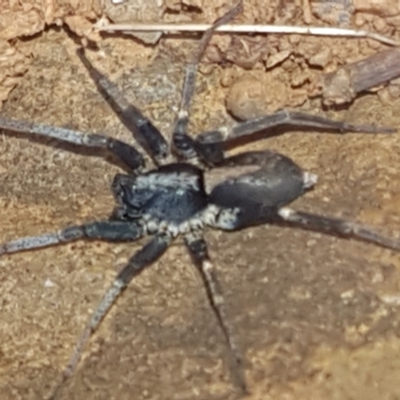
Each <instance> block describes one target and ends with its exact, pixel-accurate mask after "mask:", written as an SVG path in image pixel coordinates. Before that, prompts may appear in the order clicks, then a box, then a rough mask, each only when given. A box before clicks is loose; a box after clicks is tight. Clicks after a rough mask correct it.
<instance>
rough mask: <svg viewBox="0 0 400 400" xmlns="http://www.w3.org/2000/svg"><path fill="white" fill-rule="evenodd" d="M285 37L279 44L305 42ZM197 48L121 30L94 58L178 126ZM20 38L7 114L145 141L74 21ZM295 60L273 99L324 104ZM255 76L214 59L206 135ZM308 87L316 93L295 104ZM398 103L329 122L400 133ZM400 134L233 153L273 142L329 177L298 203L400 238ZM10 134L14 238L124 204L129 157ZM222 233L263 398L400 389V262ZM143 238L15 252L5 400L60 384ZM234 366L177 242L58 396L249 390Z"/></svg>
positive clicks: (223, 255) (294, 239)
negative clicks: (233, 93) (120, 185)
mask: <svg viewBox="0 0 400 400" xmlns="http://www.w3.org/2000/svg"><path fill="white" fill-rule="evenodd" d="M301 3H303V2H301ZM365 4H366V3H365ZM368 4H369V3H368ZM371 7H372V6H371ZM246 15H247V16H248V15H249V14H246ZM243 18H244V17H243ZM298 18H299V20H301V19H302V18H303V16H302V15H300V17H298ZM358 18H359V19H360V18H361V17H358ZM374 18H375V19H378V18H381V17H379V16H376V15H375V16H374ZM393 18H394V17H393ZM365 19H366V20H367V18H366V17H365ZM381 19H382V18H381ZM281 20H282V21H284V20H285V19H284V18H283V17H282V19H281ZM281 23H283V22H281ZM369 23H371V24H372V23H373V21H372V19H371V21H369ZM223 40H226V39H223V37H222V36H221V37H219V39H216V41H215V42H214V44H215V43H223ZM271 40H272V39H271ZM274 40H275V41H276V43H277V44H276V46H275V47H273V46H272V48H276V49H278V48H285V46H286V47H288V46H289V47H290V46H291V41H293V39H289V38H288V37H283V38H280V39H278V38H276V39H274ZM218 41H220V42H218ZM195 43H196V41H195V40H191V41H189V40H184V41H183V40H181V39H179V40H178V39H176V38H175V39H173V38H171V39H168V40H164V41H161V42H160V43H159V44H158V45H157V46H156V47H145V46H143V45H142V44H140V43H138V42H135V41H134V40H132V39H130V38H125V39H122V38H118V37H109V38H106V39H103V40H101V41H100V42H99V47H100V51H99V52H97V53H95V52H90V54H89V55H90V58H91V59H92V60H93V62H94V63H95V65H96V66H98V67H99V68H101V69H102V70H103V71H104V72H106V73H107V75H108V76H110V77H111V78H112V79H113V80H115V81H117V82H118V83H119V85H120V86H121V87H122V88H123V89H124V91H125V93H126V94H127V96H128V98H129V99H131V101H132V102H133V103H135V104H136V105H137V106H139V107H141V108H142V109H143V110H144V111H145V113H146V114H147V115H148V116H150V117H151V118H152V119H153V120H154V121H156V122H157V124H158V126H159V127H160V128H162V130H163V132H165V133H166V135H168V133H169V132H170V131H171V124H172V122H173V120H174V110H175V109H176V108H175V107H176V105H177V104H178V101H179V96H180V94H179V92H180V87H181V82H182V77H183V70H184V66H185V60H186V58H187V55H188V54H189V52H190V50H191V49H192V48H193V45H194V44H195ZM9 45H10V46H11V47H12V48H13V49H15V51H16V52H18V54H23V55H24V56H25V57H26V59H27V60H28V61H29V62H27V72H26V73H25V74H23V75H22V72H20V73H18V74H16V75H18V82H16V86H15V88H14V90H13V91H12V92H11V94H10V95H9V97H8V100H7V101H6V102H5V103H4V106H3V109H2V114H4V115H6V116H8V117H13V118H18V119H25V120H30V121H36V122H41V123H46V124H52V125H57V126H68V127H71V128H76V129H79V130H82V131H91V132H102V133H105V134H109V135H112V136H114V137H117V138H120V139H124V140H130V134H129V133H128V132H127V131H126V130H125V129H124V128H123V127H122V126H121V125H120V124H119V122H118V120H117V118H116V117H115V116H114V115H113V113H112V112H111V111H110V109H109V107H108V105H107V104H106V103H105V102H104V101H103V99H102V98H101V96H100V95H99V94H98V93H97V91H96V88H95V86H94V84H93V83H92V82H91V81H90V79H89V78H88V76H87V73H86V71H85V69H84V68H83V67H82V65H81V64H80V62H79V60H78V58H77V57H76V55H75V49H76V47H77V43H76V41H75V40H74V39H73V38H71V37H70V36H68V34H67V33H66V31H65V30H63V29H61V28H50V29H47V30H46V31H43V32H41V33H40V34H37V35H36V36H35V37H33V38H29V39H28V38H26V39H24V40H15V41H14V42H12V43H11V42H9ZM221 46H222V44H221ZM292 46H294V44H293V43H292ZM301 46H304V48H309V49H311V48H313V47H312V46H319V48H326V47H329V48H330V49H333V50H334V49H337V52H336V53H335V54H338V56H337V58H334V57H333V58H331V59H330V60H331V61H332V65H333V64H335V65H339V64H340V63H342V62H343V63H344V62H346V60H349V61H354V60H356V59H357V57H358V58H360V57H363V56H366V55H369V54H371V53H372V52H374V51H376V49H378V48H381V45H376V44H372V43H371V42H370V41H366V40H363V39H358V40H354V39H340V40H339V39H330V38H303V39H302V40H301ZM297 53H299V54H297ZM297 53H296V54H294V55H293V57H289V58H288V62H287V63H286V64H285V63H283V64H280V65H277V66H275V67H274V68H273V69H271V71H270V73H273V74H275V77H279V79H280V80H281V81H282V82H283V83H284V84H286V87H289V86H290V87H292V89H293V91H291V90H286V91H282V90H280V89H278V88H279V87H280V86H279V85H276V86H275V85H271V86H266V89H265V92H264V95H263V96H264V97H265V98H269V99H274V100H275V99H276V100H279V102H281V103H280V104H281V105H283V106H291V107H294V106H296V105H298V104H301V105H302V109H303V110H306V111H309V112H314V113H319V114H321V113H322V112H321V109H320V105H319V101H318V99H314V100H313V99H309V97H308V93H309V89H310V88H311V85H312V81H313V80H312V79H306V80H302V78H301V76H302V75H303V74H307V76H313V75H314V74H315V75H318V74H321V73H322V72H323V70H321V69H319V70H318V69H317V70H315V69H313V68H310V67H309V65H308V64H307V62H306V60H307V59H308V57H309V55H311V54H312V52H310V53H307V52H305V51H304V52H303V53H301V52H297ZM334 60H336V61H334ZM338 60H339V61H338ZM257 62H258V61H257ZM257 65H258V64H257V63H256V64H255V66H254V68H253V70H254V69H255V70H257V69H258V67H257ZM259 70H260V69H259ZM244 73H247V72H245V71H244V70H243V69H242V67H241V66H237V65H235V66H232V65H230V64H227V65H226V66H221V65H219V64H212V65H209V64H208V65H205V66H202V68H201V73H200V74H199V82H198V85H197V92H196V99H195V101H194V105H193V108H192V113H193V117H192V125H191V130H192V132H200V131H201V130H204V129H210V128H212V127H215V126H218V125H220V124H224V123H232V119H231V117H229V115H228V114H227V112H226V109H225V99H226V98H227V96H228V95H229V92H230V88H231V87H232V84H233V83H234V82H235V80H236V79H237V78H238V77H239V76H241V75H243V74H244ZM252 73H254V71H253V72H252ZM257 73H258V72H257ZM268 73H269V72H268ZM19 75H21V76H19ZM293 82H295V83H296V82H302V83H301V84H299V85H297V86H296V84H293ZM310 90H311V89H310ZM387 90H388V89H387ZM299 93H303V96H304V101H301V102H299V101H298V99H299ZM382 93H383V94H384V93H385V92H382V91H381V93H380V94H382ZM246 95H247V94H246V93H244V94H243V96H244V97H246ZM388 99H389V100H388ZM281 105H280V106H281ZM399 107H400V100H398V99H396V98H394V97H388V96H387V95H380V96H378V95H376V94H367V95H364V96H362V97H360V98H358V99H357V100H356V101H355V102H354V104H352V105H351V106H349V107H348V108H346V110H342V111H340V112H339V111H337V112H334V111H330V112H329V113H328V115H330V116H332V117H337V118H343V119H346V120H348V121H351V122H361V123H376V124H381V125H382V124H383V125H387V126H393V127H397V126H398V125H399V124H400V115H399V113H398V112H397V110H398V109H399ZM272 108H274V107H272ZM269 111H271V110H270V109H269V108H268V106H266V110H265V112H269ZM397 137H398V134H397V133H396V134H394V135H391V136H389V135H360V134H359V135H353V134H347V135H331V134H326V133H325V134H324V133H308V132H296V131H292V132H289V133H286V134H284V135H282V136H279V137H274V138H270V139H268V140H266V139H265V140H261V141H259V142H254V143H251V144H248V145H246V146H243V147H240V148H238V149H235V152H237V151H244V150H247V149H266V148H270V149H274V150H277V151H280V152H282V153H284V154H286V155H288V156H289V157H291V158H293V159H294V160H295V161H296V162H297V163H298V164H299V165H301V166H302V167H303V168H304V169H306V170H309V171H311V172H313V173H317V174H318V175H319V178H320V180H319V183H318V185H317V187H316V188H315V190H313V191H312V192H309V193H307V194H306V195H305V196H304V197H302V198H301V199H299V200H298V201H296V202H295V203H294V204H293V208H296V209H304V210H310V211H313V212H318V213H326V214H329V215H333V216H342V217H346V218H349V219H353V220H358V221H360V222H364V223H366V224H368V225H371V226H374V227H376V229H377V230H379V231H381V232H384V233H386V234H387V235H391V236H394V237H398V236H399V233H398V229H397V226H398V225H399V222H400V183H399V182H400V181H399V179H398V169H399V168H398V165H400V151H399V150H400V149H399V144H398V140H397ZM1 139H2V140H1V142H0V146H1V151H0V202H1V211H0V213H1V220H2V224H1V228H0V235H1V240H2V241H5V240H10V239H13V238H16V237H20V236H24V235H33V234H37V233H41V232H47V231H52V230H56V229H58V228H59V227H62V226H66V225H69V224H73V223H78V222H83V221H89V220H91V219H93V218H103V217H105V216H107V215H108V214H109V212H110V210H112V207H113V200H112V196H111V193H110V190H109V186H110V182H111V180H112V177H113V175H114V174H115V173H116V172H117V171H118V168H117V167H116V166H114V165H111V164H109V163H107V162H106V160H104V159H103V158H101V157H97V156H85V154H84V152H77V151H71V150H73V149H72V148H70V147H68V146H63V145H62V144H61V145H60V144H59V143H56V142H54V141H45V140H29V138H28V137H27V136H24V135H15V134H12V133H9V132H7V133H4V134H3V135H2V136H1ZM207 240H208V242H209V246H210V254H211V256H212V258H213V260H214V262H215V264H216V265H217V269H218V275H219V277H220V280H221V282H222V287H223V290H224V293H225V297H226V303H227V307H228V310H229V318H230V321H231V323H232V324H233V326H234V328H235V332H236V335H237V340H238V342H239V344H240V346H241V348H242V351H243V354H244V357H245V360H246V365H245V367H246V378H247V381H248V385H249V390H250V395H249V397H248V398H249V399H254V400H255V399H274V400H275V399H279V400H280V399H282V400H283V399H285V400H288V399H321V398H324V399H332V400H333V399H363V400H364V399H371V400H372V399H376V398H379V399H395V398H400V389H399V385H398V382H397V377H398V374H399V373H400V362H399V361H398V360H399V354H400V341H399V339H398V335H399V333H400V310H399V304H400V300H399V299H400V297H399V296H400V286H399V282H400V270H399V268H400V263H399V258H398V255H397V254H395V253H393V252H391V251H389V250H383V249H380V248H377V247H375V246H373V245H368V244H364V243H359V242H356V241H348V240H342V239H338V238H332V237H329V236H326V235H322V234H317V233H311V232H303V231H296V230H293V229H287V228H276V227H270V226H261V227H257V228H253V229H249V230H246V231H243V232H237V233H231V234H228V233H223V232H214V231H210V232H209V233H207ZM143 243H144V241H140V242H138V243H134V244H121V245H115V244H114V245H113V244H106V243H98V242H94V243H84V242H77V243H74V244H70V245H66V246H60V247H56V248H49V249H46V250H39V251H34V252H27V253H24V254H16V255H12V256H7V257H2V258H1V259H0V266H1V269H0V274H1V276H0V282H1V300H2V303H1V304H2V307H1V312H0V321H1V322H0V325H1V327H2V329H1V330H0V338H1V347H0V354H1V358H0V393H1V394H2V399H41V398H43V397H44V396H45V395H46V394H48V393H49V392H50V390H51V388H52V387H53V385H54V382H55V381H56V379H58V377H59V375H60V372H61V371H62V369H63V367H64V366H65V364H66V362H67V360H68V358H69V356H70V354H71V351H72V348H73V346H74V344H75V342H76V339H77V337H78V335H79V334H80V332H81V331H82V329H83V327H84V325H85V323H86V321H87V318H88V316H89V315H90V313H91V311H92V310H93V308H94V307H95V306H96V304H97V302H98V300H99V298H100V297H101V296H102V294H103V293H104V290H105V289H106V288H107V287H108V285H109V284H110V282H111V281H112V280H113V278H114V276H115V274H116V272H117V271H118V270H119V269H120V268H121V267H122V266H123V265H124V263H125V262H126V261H127V259H128V257H130V255H131V254H132V253H133V252H134V251H135V250H137V249H138V248H139V247H140V246H141V245H142V244H143ZM225 360H226V347H225V344H224V341H223V337H222V335H221V332H220V331H219V328H218V325H217V323H216V321H215V318H214V316H213V313H212V311H211V309H210V307H209V305H208V302H207V298H206V294H205V290H204V287H203V285H202V282H201V279H200V277H199V276H198V274H197V271H196V270H195V268H194V267H193V266H192V264H191V261H190V259H189V257H188V255H187V253H186V251H185V249H184V248H183V246H181V244H180V243H177V244H176V245H174V246H172V247H171V248H170V249H169V251H168V253H167V254H166V255H165V256H164V257H163V258H162V259H161V260H160V261H159V262H158V263H156V264H155V265H154V266H152V267H151V268H149V269H148V270H147V271H145V272H144V273H143V274H141V275H140V276H139V277H138V278H137V279H135V280H134V282H132V284H131V285H130V286H129V288H128V289H127V291H126V292H125V293H124V295H123V296H122V297H121V299H120V300H119V301H118V303H117V305H116V306H115V307H114V308H113V310H112V312H111V313H110V315H108V316H107V318H106V319H105V321H104V322H103V324H102V325H101V328H100V330H99V332H98V333H97V334H96V335H95V336H94V337H93V338H92V340H91V342H90V345H89V346H88V348H87V351H86V352H85V358H84V361H83V362H81V364H80V366H79V368H78V370H77V372H76V374H75V375H74V377H73V378H72V379H71V380H70V381H69V382H68V383H67V384H66V385H65V387H64V388H63V390H62V391H61V393H60V396H59V398H60V399H82V398H87V399H176V400H178V399H179V400H182V399H204V400H206V399H207V400H217V399H237V398H238V395H237V394H236V393H235V391H234V387H233V385H232V382H231V378H230V375H229V371H228V368H227V365H226V362H225Z"/></svg>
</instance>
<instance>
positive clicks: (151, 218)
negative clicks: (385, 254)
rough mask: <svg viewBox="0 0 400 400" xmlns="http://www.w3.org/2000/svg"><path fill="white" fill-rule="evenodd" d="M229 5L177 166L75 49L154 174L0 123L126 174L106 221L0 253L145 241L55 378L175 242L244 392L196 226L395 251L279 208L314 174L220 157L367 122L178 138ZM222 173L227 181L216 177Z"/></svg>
mask: <svg viewBox="0 0 400 400" xmlns="http://www.w3.org/2000/svg"><path fill="white" fill-rule="evenodd" d="M240 10H241V4H240V3H239V4H238V5H237V6H235V7H234V8H233V9H232V10H231V11H229V12H228V13H226V14H225V15H224V16H223V17H222V18H220V19H218V20H217V21H216V22H215V23H214V24H213V26H212V28H210V29H209V30H208V31H206V32H205V33H204V35H203V37H202V39H201V41H200V45H199V48H198V51H197V52H196V54H195V55H194V57H193V58H192V60H191V61H190V62H189V64H188V66H187V69H186V75H185V81H184V85H183V92H182V101H181V105H180V110H179V112H178V118H177V121H176V124H175V128H174V131H173V147H174V151H175V154H176V156H177V158H178V160H179V161H180V162H176V161H175V162H174V161H172V160H171V157H172V156H171V152H170V149H169V146H168V143H167V142H166V140H165V139H164V137H163V136H162V135H161V133H160V131H159V130H158V129H157V128H156V127H155V126H154V125H153V124H152V123H151V122H150V121H149V120H148V119H147V118H146V117H145V116H144V115H143V114H142V113H141V112H140V111H139V110H138V109H137V108H135V107H134V106H133V105H130V104H128V102H127V101H126V100H125V98H124V96H123V95H122V94H121V93H120V92H119V90H118V88H117V87H116V86H115V85H114V84H113V83H112V82H110V81H109V80H108V79H107V78H106V77H105V76H104V75H102V74H101V73H100V72H99V71H97V70H96V69H95V68H94V67H93V66H92V65H91V63H90V62H89V60H88V59H87V58H86V56H85V53H84V51H83V50H79V51H78V55H79V56H80V58H81V60H82V62H83V64H84V65H85V67H86V68H87V69H88V71H89V73H90V75H91V77H92V78H93V80H94V81H95V82H96V84H97V87H98V89H99V90H100V92H101V93H102V95H103V96H104V97H105V98H106V99H107V101H108V102H109V103H110V104H111V106H112V108H113V109H114V111H116V112H117V114H118V116H119V118H120V120H121V121H122V123H123V124H124V125H125V126H126V127H127V128H128V129H129V130H130V131H131V132H132V133H133V134H134V136H135V138H136V139H137V141H138V142H139V143H140V144H141V145H142V146H143V147H144V148H145V150H146V151H147V152H148V153H149V155H150V156H151V158H152V159H153V161H154V163H155V165H156V168H155V169H152V170H150V171H148V172H144V167H145V165H144V164H145V163H144V159H143V156H142V155H141V153H139V152H138V151H137V150H136V149H135V148H134V147H132V146H131V145H129V144H127V143H124V142H121V141H119V140H116V139H113V138H111V137H106V136H102V135H97V134H87V133H82V132H78V131H73V130H69V129H63V128H56V127H51V126H45V125H37V124H33V123H28V122H23V121H14V120H9V119H6V118H3V117H0V128H3V129H8V130H12V131H17V132H22V133H32V134H34V135H41V136H45V137H51V138H55V139H58V140H61V141H64V142H69V143H72V144H74V145H78V146H82V147H84V148H89V147H92V148H96V149H99V150H104V149H105V150H107V151H108V152H110V153H111V154H112V155H114V157H116V158H117V159H118V160H119V161H120V162H121V163H123V164H124V165H125V166H126V167H127V169H128V170H129V174H118V175H116V176H115V178H114V181H113V184H112V191H113V194H114V197H115V200H116V203H117V206H116V208H115V210H114V212H113V213H112V215H111V217H110V218H108V219H105V220H102V221H94V222H89V223H86V224H83V225H76V226H71V227H68V228H65V229H62V230H60V231H58V232H56V233H47V234H43V235H39V236H33V237H25V238H20V239H17V240H14V241H11V242H8V243H4V244H2V245H0V254H2V255H3V254H8V253H14V252H19V251H23V250H31V249H37V248H40V247H46V246H51V245H56V244H59V243H68V242H72V241H75V240H79V239H92V240H104V241H115V242H118V241H135V240H137V239H139V238H141V237H143V236H152V239H151V240H150V241H149V242H148V243H147V244H146V245H145V246H144V247H143V248H142V249H141V250H139V251H138V252H137V253H136V254H134V255H133V256H132V257H131V259H130V260H129V262H128V264H127V265H126V266H125V267H124V268H123V269H122V271H121V272H120V273H119V274H118V275H117V277H116V278H115V280H114V282H113V284H112V285H111V287H110V288H109V289H108V290H107V292H106V293H105V294H104V296H103V298H102V299H101V301H100V304H99V305H98V307H97V308H96V310H95V311H94V313H93V314H92V316H91V318H90V321H89V323H88V325H87V327H86V329H85V331H84V332H83V334H82V336H81V337H80V339H79V340H78V342H77V345H76V348H75V351H74V353H73V355H72V357H71V359H70V362H69V363H68V366H67V368H66V370H65V371H64V374H63V378H62V381H61V383H60V384H59V385H58V386H57V388H56V390H55V391H54V392H53V393H52V398H54V397H55V396H56V394H57V391H58V388H59V387H60V386H61V384H62V382H63V380H64V379H65V378H66V377H67V376H69V375H71V374H72V372H73V371H74V369H75V368H76V366H77V364H78V362H79V359H80V357H81V355H82V351H83V348H84V345H85V344H86V342H87V341H88V340H89V338H90V336H91V334H92V333H93V332H94V331H95V330H96V329H97V328H98V326H99V324H100V322H101V320H102V319H103V318H104V316H105V315H106V314H107V312H108V311H109V310H110V308H111V306H112V304H113V303H114V301H115V299H116V298H117V297H118V296H119V295H120V294H121V292H122V291H123V290H124V288H126V286H127V285H128V284H129V282H130V281H131V280H132V279H133V277H135V276H136V275H138V274H139V273H140V272H141V271H142V270H143V269H144V268H145V267H147V266H149V265H151V264H152V263H153V262H155V261H156V260H157V259H158V258H159V257H161V255H162V254H163V253H164V252H165V251H166V250H167V248H168V246H169V245H170V244H171V242H172V241H173V240H174V239H175V238H176V237H177V236H180V235H182V236H183V238H184V241H185V244H186V247H187V248H188V249H189V252H190V254H191V255H192V257H193V259H194V261H195V263H196V265H197V266H198V268H199V270H200V273H201V275H202V278H203V280H204V283H205V286H206V289H207V293H208V297H209V300H210V303H211V306H212V308H213V310H214V312H215V314H216V317H217V319H218V322H219V324H220V326H221V329H222V331H223V333H224V336H225V339H226V342H227V345H228V347H229V354H230V356H231V361H233V364H232V366H233V368H232V373H233V377H234V379H235V383H236V384H237V385H238V386H239V387H240V388H241V389H242V391H243V392H244V391H245V390H246V385H245V380H244V377H243V371H242V366H241V363H242V359H241V354H240V351H239V349H238V347H237V345H236V343H235V340H234V335H233V330H232V328H231V325H230V324H229V321H228V320H227V318H226V312H225V307H224V302H223V296H222V292H221V289H220V286H219V283H218V280H217V277H216V274H215V270H214V267H213V264H212V263H211V261H210V259H209V256H208V253H207V246H206V243H205V241H204V239H203V231H204V229H205V228H206V227H212V228H217V229H222V230H226V231H232V230H238V229H243V228H246V227H249V226H254V225H260V224H280V225H290V226H295V227H300V228H304V229H309V230H315V231H322V232H325V233H328V234H332V235H336V236H341V237H346V238H348V237H353V238H356V239H359V240H363V241H367V242H371V243H375V244H377V245H379V246H382V247H387V248H390V249H393V250H397V251H399V250H400V242H398V241H395V240H392V239H390V238H386V237H384V236H382V235H380V234H379V233H376V232H374V231H372V230H370V229H368V228H366V227H363V226H361V225H358V224H356V223H353V222H349V221H346V220H343V219H338V218H330V217H326V216H322V215H315V214H310V213H306V212H300V211H294V210H292V209H290V208H287V207H284V206H285V205H286V204H288V203H290V202H292V201H293V200H294V199H296V198H298V197H299V196H301V195H302V194H303V193H304V191H305V190H306V189H308V188H310V187H312V186H313V185H314V184H315V183H316V176H315V175H312V174H310V173H307V172H304V171H303V170H302V169H301V168H300V167H299V166H297V165H296V164H295V163H294V162H293V161H292V160H291V159H289V158H288V157H285V156H283V155H281V154H278V153H274V152H272V151H268V150H267V151H262V152H248V153H243V154H239V155H237V156H234V157H227V158H225V156H224V151H223V150H224V148H223V145H224V144H226V143H228V142H230V141H232V139H234V138H239V137H243V136H246V135H251V134H252V133H254V132H258V131H262V130H265V129H267V128H273V127H277V126H287V125H296V126H299V125H300V126H306V127H309V128H317V129H322V130H325V131H326V130H331V131H332V130H335V131H339V132H345V131H353V132H368V133H377V132H387V133H388V132H392V131H393V130H391V129H384V128H376V127H373V126H369V125H365V126H362V125H351V124H347V123H346V122H339V121H333V120H330V119H327V118H323V117H317V116H312V115H308V114H304V113H298V112H289V111H286V110H282V111H279V112H277V113H276V114H273V115H269V116H265V117H260V118H256V119H253V120H250V121H246V122H243V123H239V124H237V125H235V126H234V127H223V128H219V129H217V130H215V131H211V132H204V133H201V134H200V135H198V136H197V137H196V138H191V137H190V136H188V134H187V125H188V115H189V114H188V109H189V105H190V101H191V98H192V96H193V92H194V82H195V76H196V72H197V66H198V63H199V62H200V59H201V56H202V54H203V52H204V50H205V48H206V46H207V44H208V42H209V40H210V38H211V35H212V33H213V31H214V30H215V29H216V28H217V27H218V26H219V25H221V24H224V23H226V22H228V21H229V20H231V19H232V18H233V17H235V16H236V15H237V14H238V13H239V12H240ZM206 171H209V172H211V173H214V175H215V173H220V175H223V177H224V178H223V179H219V180H218V179H217V180H214V181H211V182H208V181H206V179H205V178H206V174H205V172H206ZM227 173H229V174H230V175H229V176H228V175H226V174H227Z"/></svg>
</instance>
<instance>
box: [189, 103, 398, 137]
mask: <svg viewBox="0 0 400 400" xmlns="http://www.w3.org/2000/svg"><path fill="white" fill-rule="evenodd" d="M279 126H303V127H307V128H314V129H320V130H327V131H336V132H340V133H345V132H362V133H393V132H395V131H396V129H393V128H387V127H377V126H374V125H353V124H349V123H347V122H345V121H335V120H332V119H330V118H325V117H320V116H317V115H311V114H306V113H301V112H297V111H289V110H285V109H284V110H280V111H278V112H276V113H275V114H272V115H267V116H264V117H258V118H254V119H250V120H248V121H245V122H241V123H239V124H236V125H234V126H232V127H228V126H225V127H221V128H219V129H216V130H214V131H209V132H203V133H201V134H200V135H198V136H197V138H196V141H198V142H199V143H221V142H226V141H229V140H232V139H235V138H239V137H243V136H249V135H252V134H253V133H255V132H260V131H263V130H266V129H271V128H276V127H279ZM273 134H274V133H273Z"/></svg>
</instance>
